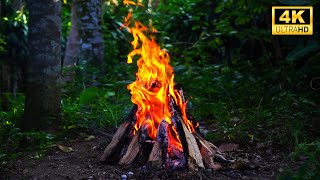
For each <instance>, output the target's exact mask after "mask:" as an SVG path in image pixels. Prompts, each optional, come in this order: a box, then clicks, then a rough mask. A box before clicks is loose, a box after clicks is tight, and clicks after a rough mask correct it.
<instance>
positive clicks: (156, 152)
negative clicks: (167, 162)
mask: <svg viewBox="0 0 320 180" xmlns="http://www.w3.org/2000/svg"><path fill="white" fill-rule="evenodd" d="M162 163H163V161H162V149H161V144H160V142H158V141H155V143H154V145H153V147H152V150H151V153H150V155H149V159H148V164H149V165H150V166H151V167H155V168H160V167H161V165H162Z"/></svg>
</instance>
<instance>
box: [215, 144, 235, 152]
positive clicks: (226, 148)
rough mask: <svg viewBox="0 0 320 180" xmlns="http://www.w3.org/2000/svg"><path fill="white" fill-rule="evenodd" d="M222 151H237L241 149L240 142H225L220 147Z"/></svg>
mask: <svg viewBox="0 0 320 180" xmlns="http://www.w3.org/2000/svg"><path fill="white" fill-rule="evenodd" d="M218 149H219V150H220V151H221V152H227V151H236V150H238V149H239V144H235V143H223V144H221V145H220V146H219V148H218Z"/></svg>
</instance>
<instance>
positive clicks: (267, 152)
mask: <svg viewBox="0 0 320 180" xmlns="http://www.w3.org/2000/svg"><path fill="white" fill-rule="evenodd" d="M106 132H108V133H106ZM114 132H115V129H108V130H104V132H98V133H95V134H93V135H94V137H95V139H93V140H90V141H85V140H84V139H83V138H78V139H76V140H72V141H71V140H69V141H68V140H66V141H65V142H64V143H63V144H62V145H63V146H67V147H72V148H73V150H74V151H73V152H63V151H61V150H60V149H59V148H58V147H52V148H51V149H49V151H48V153H47V155H45V156H44V157H41V158H34V153H29V154H27V155H25V156H24V157H23V158H21V159H19V160H17V161H16V162H14V163H12V165H11V166H10V167H8V170H7V171H6V172H2V173H1V172H0V179H33V180H36V179H54V180H57V179H157V180H158V179H166V180H169V179H276V177H277V176H278V175H279V173H280V172H281V171H282V169H283V167H285V166H286V163H284V162H285V161H284V160H283V159H284V158H283V157H286V155H285V153H283V152H281V151H279V150H277V148H274V147H272V146H268V145H266V144H256V145H255V146H254V147H246V148H242V147H241V145H240V147H234V146H233V145H232V144H231V145H230V144H224V145H225V147H224V148H225V155H226V158H227V159H232V160H235V162H232V163H225V164H222V166H223V168H222V169H221V170H218V171H212V170H201V171H198V172H188V171H186V170H167V169H160V170H154V169H148V168H147V167H145V166H139V165H132V166H129V167H121V166H119V165H116V164H115V165H111V164H104V163H101V162H100V161H99V158H100V156H101V155H102V153H103V150H104V149H105V147H106V146H107V144H108V143H109V142H110V141H111V138H112V135H113V133H114ZM228 146H229V147H228ZM230 146H231V148H230ZM222 147H223V146H222ZM228 148H229V149H228ZM32 157H33V158H32ZM1 174H2V175H1Z"/></svg>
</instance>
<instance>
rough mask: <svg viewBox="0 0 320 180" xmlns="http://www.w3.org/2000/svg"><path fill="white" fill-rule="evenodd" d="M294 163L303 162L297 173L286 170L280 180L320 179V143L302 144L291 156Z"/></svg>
mask: <svg viewBox="0 0 320 180" xmlns="http://www.w3.org/2000/svg"><path fill="white" fill-rule="evenodd" d="M290 157H291V159H294V161H298V162H301V164H300V165H298V167H294V168H295V169H296V171H295V172H294V171H292V170H286V171H285V172H284V173H282V175H281V176H280V178H279V179H318V178H319V177H320V159H319V157H320V141H319V140H317V141H314V142H311V143H302V144H298V145H297V146H296V149H295V151H294V152H293V153H292V154H291V155H290Z"/></svg>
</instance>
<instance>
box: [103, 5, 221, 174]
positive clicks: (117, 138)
mask: <svg viewBox="0 0 320 180" xmlns="http://www.w3.org/2000/svg"><path fill="white" fill-rule="evenodd" d="M124 3H127V4H135V3H134V2H131V1H125V2H124ZM132 24H133V25H132ZM124 27H125V28H127V29H128V31H129V32H130V33H131V34H132V36H133V41H132V42H131V44H132V46H133V50H132V51H131V52H130V53H129V54H128V59H127V63H129V64H130V63H132V62H133V61H134V60H135V59H136V58H138V60H137V66H138V72H137V73H136V80H135V81H134V82H133V83H131V84H129V85H128V89H129V90H130V93H131V95H132V97H131V101H132V102H133V104H134V106H133V108H132V110H131V112H130V114H129V115H128V117H127V118H126V119H125V121H124V122H123V123H122V124H121V125H120V127H119V128H118V130H117V132H116V133H115V135H114V136H113V138H112V141H111V142H110V144H109V145H108V146H107V147H106V149H105V151H104V153H103V155H102V156H101V158H100V160H101V161H103V162H117V163H119V164H120V165H130V164H132V163H138V164H140V165H147V166H150V167H153V168H164V167H165V168H168V169H182V168H183V169H189V170H198V169H204V168H211V169H218V168H219V167H220V165H219V164H216V163H215V162H214V156H215V154H216V152H217V148H216V147H215V146H214V145H213V144H212V143H210V142H208V141H206V140H205V139H203V137H202V136H201V133H200V131H199V123H198V122H197V121H196V120H195V119H194V118H193V117H192V116H191V115H190V113H188V112H187V101H186V99H185V97H184V94H183V90H182V88H181V87H180V86H179V85H177V84H175V82H174V73H173V68H172V66H170V57H169V54H168V53H167V52H166V51H165V50H164V49H161V48H160V46H159V45H158V44H157V43H156V40H155V38H154V37H153V36H152V33H154V32H156V30H155V29H154V28H148V27H146V26H144V25H143V24H142V23H140V22H138V21H133V20H132V14H131V12H129V14H128V15H127V17H126V18H125V22H124ZM148 34H151V35H148Z"/></svg>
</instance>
